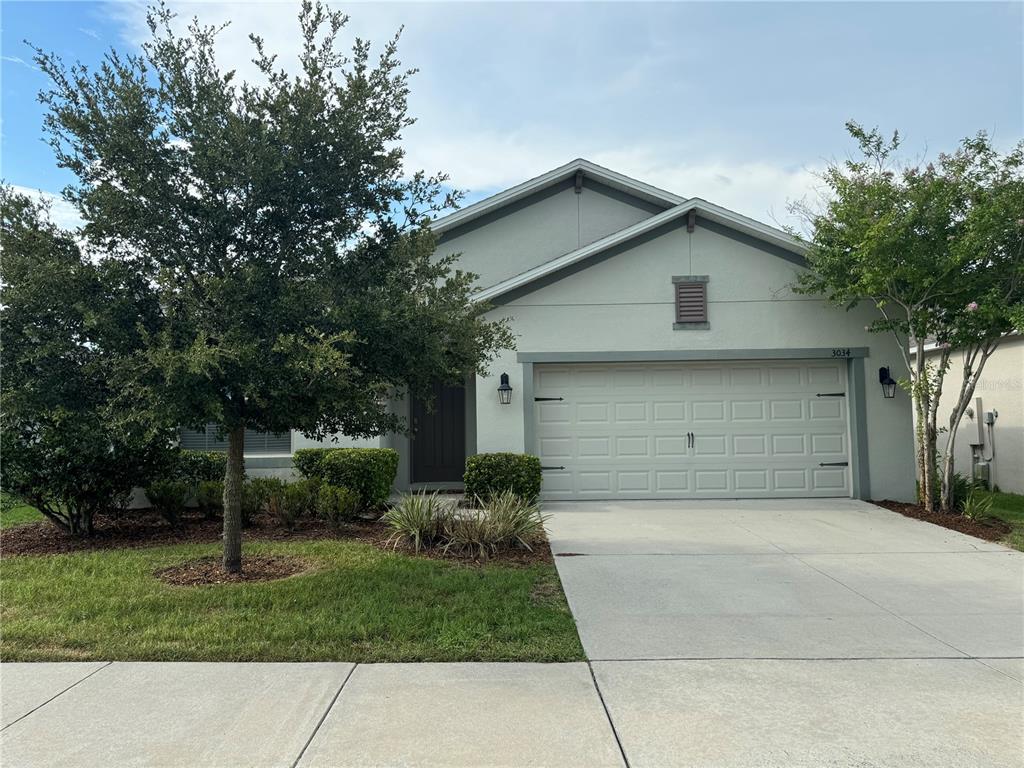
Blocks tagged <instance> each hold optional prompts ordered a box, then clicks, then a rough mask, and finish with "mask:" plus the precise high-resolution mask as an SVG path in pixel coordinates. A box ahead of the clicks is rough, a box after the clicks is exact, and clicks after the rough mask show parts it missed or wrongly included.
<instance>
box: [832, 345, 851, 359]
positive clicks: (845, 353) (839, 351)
mask: <svg viewBox="0 0 1024 768" xmlns="http://www.w3.org/2000/svg"><path fill="white" fill-rule="evenodd" d="M849 356H850V348H849V347H835V348H834V349H833V350H832V357H849Z"/></svg>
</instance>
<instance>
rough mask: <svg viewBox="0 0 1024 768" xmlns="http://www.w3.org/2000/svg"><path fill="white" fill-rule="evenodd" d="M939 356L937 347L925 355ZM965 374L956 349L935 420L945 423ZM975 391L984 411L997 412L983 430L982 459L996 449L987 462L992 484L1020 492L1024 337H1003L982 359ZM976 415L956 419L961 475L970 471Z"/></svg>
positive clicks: (1023, 487) (1023, 477)
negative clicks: (981, 367)
mask: <svg viewBox="0 0 1024 768" xmlns="http://www.w3.org/2000/svg"><path fill="white" fill-rule="evenodd" d="M937 356H938V354H937V352H931V353H929V355H928V357H929V359H932V360H934V359H935V358H936V357H937ZM963 377H964V359H963V354H962V353H961V352H954V353H953V356H952V357H951V358H950V367H949V371H948V372H947V373H946V380H945V382H944V384H943V388H942V389H943V395H942V398H941V400H940V401H939V424H948V423H949V417H950V414H951V412H952V410H953V402H954V399H955V395H956V393H957V392H959V391H960V386H961V384H962V383H963ZM974 396H975V398H979V397H980V398H981V407H982V410H983V411H997V412H998V413H999V417H998V418H997V419H996V423H995V426H994V427H993V428H992V429H991V430H990V429H988V428H986V429H985V430H984V432H983V434H984V445H985V452H984V455H985V458H986V459H988V458H990V457H992V455H993V449H994V450H995V458H993V459H992V461H991V467H990V469H991V473H992V482H993V484H995V485H998V486H999V489H1000V490H1003V491H1009V492H1012V493H1024V336H1012V337H1010V338H1008V339H1005V340H1004V341H1003V342H1002V344H1001V345H1000V346H999V347H998V348H997V349H996V351H995V353H994V354H993V355H992V357H991V358H989V360H988V362H986V363H985V368H984V370H983V371H982V374H981V379H980V380H979V381H978V386H977V387H976V388H975V390H974ZM971 408H972V409H973V408H975V402H974V400H972V401H971ZM977 419H978V415H977V414H975V416H974V419H970V418H967V417H966V416H965V417H964V418H963V419H961V420H960V428H959V430H957V436H956V443H955V444H954V447H953V457H954V461H955V463H956V464H955V466H956V471H957V472H959V473H960V474H962V475H965V476H970V474H971V463H972V462H971V443H974V442H977V441H978V422H977ZM945 445H946V436H945V435H941V436H940V437H939V446H940V449H944V448H945Z"/></svg>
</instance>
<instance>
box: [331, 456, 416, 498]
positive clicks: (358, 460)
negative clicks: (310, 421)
mask: <svg viewBox="0 0 1024 768" xmlns="http://www.w3.org/2000/svg"><path fill="white" fill-rule="evenodd" d="M397 473H398V452H397V451H393V450H391V449H390V448H329V449H327V453H326V455H325V456H324V458H323V460H322V461H321V462H320V475H319V477H320V478H321V479H322V480H323V481H324V482H326V483H329V484H330V485H337V486H343V487H345V488H351V489H352V490H353V491H355V492H356V493H358V494H359V505H360V508H361V509H374V508H377V507H380V506H382V505H383V504H384V502H386V501H387V500H388V496H389V495H390V494H391V486H392V485H394V482H395V475H396V474H397Z"/></svg>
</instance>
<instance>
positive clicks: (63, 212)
mask: <svg viewBox="0 0 1024 768" xmlns="http://www.w3.org/2000/svg"><path fill="white" fill-rule="evenodd" d="M11 189H13V190H14V191H15V192H17V193H19V194H22V195H25V196H26V197H29V198H31V199H33V200H38V201H40V202H42V203H44V204H45V205H46V206H47V207H48V208H49V209H50V220H51V221H52V222H53V223H54V224H56V225H57V226H58V227H60V228H61V229H67V230H74V229H78V228H79V227H81V226H82V225H83V224H84V223H85V222H84V221H83V220H82V217H81V216H80V215H79V213H78V209H77V208H75V206H73V205H72V204H71V203H69V202H68V201H67V200H65V199H64V198H63V197H61V196H60V195H58V194H54V193H53V192H45V191H43V190H41V189H31V188H30V187H20V186H17V185H12V186H11Z"/></svg>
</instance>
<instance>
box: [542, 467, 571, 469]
mask: <svg viewBox="0 0 1024 768" xmlns="http://www.w3.org/2000/svg"><path fill="white" fill-rule="evenodd" d="M541 469H565V467H541Z"/></svg>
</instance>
